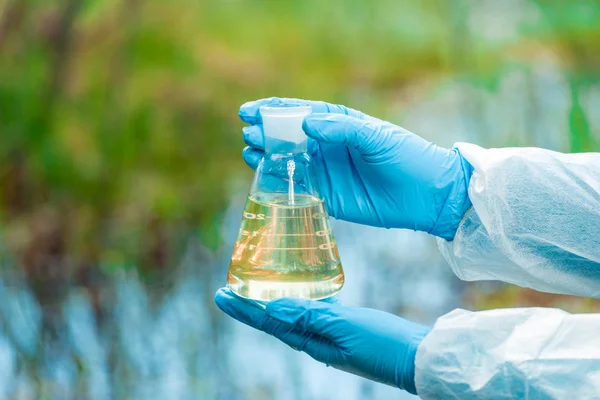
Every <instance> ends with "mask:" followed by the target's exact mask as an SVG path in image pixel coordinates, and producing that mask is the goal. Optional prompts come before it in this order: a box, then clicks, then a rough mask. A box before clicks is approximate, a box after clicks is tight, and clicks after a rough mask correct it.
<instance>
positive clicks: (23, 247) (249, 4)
mask: <svg viewBox="0 0 600 400" xmlns="http://www.w3.org/2000/svg"><path fill="white" fill-rule="evenodd" d="M500 3H503V4H504V6H502V7H520V8H524V9H526V10H525V12H524V14H526V15H529V16H530V17H528V18H525V19H524V20H519V21H517V22H518V24H517V26H516V28H514V29H513V27H510V26H506V27H501V28H502V29H501V33H505V34H504V35H499V36H498V37H497V38H490V37H489V35H488V36H486V35H481V34H480V33H479V31H478V26H481V23H486V22H485V21H483V22H482V21H481V16H480V15H481V10H480V9H481V8H482V7H487V8H488V9H491V14H492V15H491V18H494V15H493V12H494V7H500V6H501V5H500ZM489 14H490V12H488V15H487V18H488V19H489V18H490V15H489ZM478 24H479V25H478ZM513 30H514V32H515V34H512V35H511V34H506V32H512V31H513ZM599 44H600V5H599V2H598V1H591V0H589V1H561V0H553V1H542V0H536V1H510V2H497V1H496V2H493V1H487V2H486V1H483V2H476V1H466V0H459V1H452V2H451V1H434V0H426V1H419V2H416V1H415V2H408V1H393V0H378V1H370V2H362V1H341V0H332V1H322V0H306V1H275V0H262V1H255V0H236V1H234V0H230V1H225V0H223V1H217V0H171V1H150V0H120V1H117V0H64V1H47V0H28V1H25V0H0V190H1V193H0V219H1V221H2V226H3V231H4V236H5V238H6V243H7V246H8V251H9V253H10V254H14V255H17V257H19V259H20V262H22V263H24V265H25V266H26V267H27V268H39V266H40V265H44V264H45V263H48V262H50V261H49V260H54V261H56V260H61V262H62V263H63V264H64V265H67V266H69V268H70V269H72V270H75V271H76V270H78V269H79V268H81V266H82V265H89V264H93V265H97V264H101V265H108V266H115V265H117V266H119V265H127V264H131V265H135V264H138V265H141V266H142V267H144V266H145V267H147V268H150V267H152V268H154V267H156V266H161V265H162V266H164V265H167V263H168V261H169V260H171V259H172V257H173V255H176V254H177V251H176V250H177V248H178V246H179V245H180V244H181V243H182V241H183V239H185V237H187V236H189V235H200V236H201V238H202V240H203V241H204V242H205V243H207V244H208V245H209V246H213V247H215V246H218V245H219V233H218V226H219V213H220V212H221V211H222V210H223V209H224V207H225V206H226V203H227V200H228V198H229V196H230V194H231V190H233V189H232V187H231V182H232V180H231V178H232V177H233V176H235V175H236V174H246V175H244V176H246V177H249V175H250V172H249V171H248V170H247V169H245V168H244V166H243V162H242V161H241V157H239V153H240V151H241V149H242V147H243V143H242V141H241V138H240V134H239V130H240V128H241V123H240V122H239V121H238V119H237V109H238V107H239V105H240V104H241V103H243V102H245V101H248V100H252V99H255V98H260V97H266V96H289V97H301V98H303V97H304V98H312V99H324V100H327V101H330V102H339V103H344V104H349V105H351V106H353V107H355V108H358V109H362V110H364V111H365V112H368V113H372V114H376V115H380V116H383V117H386V116H388V117H389V116H390V114H391V113H392V110H393V108H392V105H397V104H398V103H401V104H407V103H408V102H410V97H411V96H413V95H414V93H415V89H414V87H415V86H416V87H418V88H419V89H418V92H422V91H431V90H434V89H435V88H436V87H437V86H438V84H439V83H440V82H443V81H444V80H446V79H448V78H451V79H454V80H457V81H463V82H466V83H468V84H469V85H472V86H474V87H478V88H482V89H484V90H487V91H489V92H491V93H493V92H494V91H495V90H496V89H497V85H498V82H500V80H501V79H502V77H503V76H504V74H506V73H507V72H508V71H510V70H512V69H514V68H519V69H523V70H525V71H527V70H529V69H531V68H533V67H535V66H536V64H537V63H539V62H540V57H539V55H540V54H543V53H544V52H548V51H550V52H552V53H553V54H555V55H557V57H558V59H559V60H560V63H561V68H563V71H564V75H565V77H566V79H567V80H568V82H569V87H570V88H571V91H570V101H571V111H570V116H569V121H570V132H569V133H568V134H569V135H570V138H569V143H570V146H571V148H570V149H565V150H572V151H586V150H588V151H589V150H593V149H598V139H597V137H598V136H594V134H593V133H592V131H591V128H590V124H589V121H588V115H586V113H585V110H584V108H582V105H581V99H580V96H581V92H582V88H587V87H589V86H590V85H593V84H597V83H598V82H599V81H600V72H599V71H600V68H599V66H600V47H599ZM431 118H435V115H432V116H431ZM565 134H567V132H565Z"/></svg>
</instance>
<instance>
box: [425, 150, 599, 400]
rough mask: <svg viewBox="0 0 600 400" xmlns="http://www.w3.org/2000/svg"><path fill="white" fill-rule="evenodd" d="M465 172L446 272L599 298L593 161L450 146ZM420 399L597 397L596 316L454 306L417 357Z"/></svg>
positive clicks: (594, 156)
mask: <svg viewBox="0 0 600 400" xmlns="http://www.w3.org/2000/svg"><path fill="white" fill-rule="evenodd" d="M456 147H457V148H458V149H459V151H460V152H461V154H462V155H463V156H464V157H465V159H467V160H468V161H469V162H470V163H471V164H472V165H473V167H474V173H473V176H472V178H471V182H470V185H469V197H470V199H471V201H472V203H473V208H472V209H471V210H470V211H469V212H468V213H467V215H466V216H465V218H464V220H463V221H462V223H461V225H460V227H459V228H458V231H457V234H456V237H455V239H454V240H453V241H452V242H448V241H445V240H439V242H438V243H439V247H440V250H441V251H442V253H443V255H444V257H445V258H446V259H447V261H448V262H449V263H450V265H451V266H452V269H453V271H454V273H455V274H456V275H457V276H458V277H459V278H461V279H463V280H467V281H475V280H501V281H504V282H510V283H514V284H517V285H520V286H525V287H529V288H533V289H537V290H540V291H545V292H553V293H566V294H573V295H579V296H586V297H594V298H600V153H582V154H561V153H556V152H553V151H548V150H543V149H537V148H513V149H511V148H506V149H489V150H486V149H482V148H480V147H478V146H475V145H472V144H466V143H459V144H457V145H456ZM415 368H416V369H415V381H416V386H417V392H418V394H419V396H421V397H422V398H423V399H494V400H498V399H573V400H575V399H586V400H587V399H600V314H583V315H572V314H569V313H567V312H565V311H562V310H558V309H548V308H513V309H500V310H491V311H482V312H469V311H465V310H454V311H452V312H451V313H449V314H447V315H445V316H443V317H441V318H440V319H438V321H437V322H436V324H435V326H434V328H433V330H432V331H431V333H429V334H428V335H427V336H426V337H425V339H424V340H423V342H422V343H421V345H420V346H419V349H418V351H417V356H416V360H415Z"/></svg>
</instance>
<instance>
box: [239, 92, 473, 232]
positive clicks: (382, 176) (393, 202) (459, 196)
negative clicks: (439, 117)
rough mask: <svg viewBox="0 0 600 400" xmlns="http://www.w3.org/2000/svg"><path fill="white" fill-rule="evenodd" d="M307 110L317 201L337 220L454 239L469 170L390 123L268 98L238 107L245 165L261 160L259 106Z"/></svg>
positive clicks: (454, 155) (456, 156)
mask: <svg viewBox="0 0 600 400" xmlns="http://www.w3.org/2000/svg"><path fill="white" fill-rule="evenodd" d="M293 104H305V105H306V104H308V105H311V106H312V110H313V114H311V115H309V116H307V117H306V118H305V119H304V124H303V129H304V131H305V133H306V134H307V135H308V136H309V138H311V139H309V153H311V155H312V157H313V159H314V161H313V165H314V167H315V173H316V175H317V180H318V183H319V187H320V189H321V194H322V195H323V196H324V198H325V204H326V207H327V210H328V211H329V213H330V215H332V216H333V217H334V218H339V219H344V220H346V221H351V222H357V223H361V224H366V225H373V226H383V227H386V228H409V229H414V230H420V231H425V232H428V233H431V234H433V235H436V236H439V237H443V238H445V239H447V240H452V239H453V238H454V235H455V233H456V229H457V228H458V225H459V223H460V221H461V220H462V218H463V216H464V214H465V212H466V211H467V210H468V209H469V207H470V206H471V202H470V200H469V197H468V195H467V188H468V186H469V180H470V177H471V173H472V167H471V165H470V164H469V163H468V162H467V161H465V160H464V159H463V158H462V157H461V155H460V153H459V152H458V150H456V149H452V150H448V149H445V148H442V147H439V146H436V145H435V144H433V143H430V142H428V141H426V140H424V139H422V138H421V137H419V136H417V135H415V134H413V133H411V132H409V131H407V130H405V129H402V128H400V127H398V126H396V125H393V124H391V123H389V122H385V121H382V120H379V119H377V118H373V117H370V116H367V115H365V114H363V113H361V112H359V111H356V110H353V109H350V108H346V107H344V106H339V105H332V104H327V103H324V102H320V101H306V100H299V99H279V98H275V97H274V98H269V99H262V100H258V101H252V102H249V103H246V104H244V105H242V107H241V108H240V113H239V114H240V118H241V119H242V120H243V121H244V122H246V123H248V124H250V125H251V126H249V127H245V128H244V129H243V130H242V132H243V137H244V141H245V142H246V143H247V144H248V145H249V147H247V148H245V149H244V152H243V156H244V159H245V161H246V163H247V164H248V165H249V166H250V167H252V168H256V166H257V165H258V162H259V161H260V159H261V157H262V156H263V154H264V153H263V151H262V150H263V132H262V124H261V118H260V112H259V107H260V106H263V105H293Z"/></svg>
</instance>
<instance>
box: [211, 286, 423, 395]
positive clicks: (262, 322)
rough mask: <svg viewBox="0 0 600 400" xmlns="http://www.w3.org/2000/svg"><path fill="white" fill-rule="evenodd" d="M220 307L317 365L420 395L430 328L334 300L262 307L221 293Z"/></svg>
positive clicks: (224, 290) (274, 303)
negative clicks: (418, 359)
mask: <svg viewBox="0 0 600 400" xmlns="http://www.w3.org/2000/svg"><path fill="white" fill-rule="evenodd" d="M332 301H333V303H332ZM215 303H216V304H217V306H219V308H220V309H221V310H223V311H224V312H226V313H227V314H229V315H230V316H232V317H233V318H235V319H237V320H239V321H241V322H243V323H244V324H246V325H249V326H251V327H253V328H256V329H259V330H262V331H264V332H266V333H268V334H270V335H273V336H275V337H276V338H277V339H279V340H281V341H282V342H284V343H286V344H287V345H288V346H290V347H292V348H293V349H295V350H298V351H304V352H305V353H307V354H308V355H309V356H311V357H312V358H314V359H315V360H317V361H320V362H323V363H325V364H327V365H330V366H332V367H334V368H337V369H340V370H342V371H346V372H350V373H353V374H356V375H359V376H362V377H364V378H367V379H371V380H374V381H377V382H381V383H385V384H388V385H392V386H396V387H399V388H400V389H404V390H407V391H408V392H410V393H412V394H416V388H415V354H416V352H417V348H418V346H419V344H420V343H421V340H423V338H424V337H425V335H427V333H429V331H430V329H429V328H426V327H424V326H421V325H418V324H415V323H413V322H410V321H406V320H404V319H402V318H399V317H396V316H395V315H392V314H388V313H385V312H382V311H378V310H372V309H369V308H348V307H344V306H342V305H341V304H339V303H336V302H335V300H332V299H329V300H328V301H326V300H324V301H313V300H305V299H291V298H283V299H278V300H273V301H271V302H269V303H267V305H266V308H263V307H261V306H260V305H257V303H255V302H253V301H252V300H246V299H242V298H240V297H238V296H235V295H234V294H233V293H232V292H231V291H230V290H229V289H227V288H222V289H219V290H218V291H217V293H216V295H215Z"/></svg>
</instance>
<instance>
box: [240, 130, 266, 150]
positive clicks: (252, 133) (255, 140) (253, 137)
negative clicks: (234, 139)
mask: <svg viewBox="0 0 600 400" xmlns="http://www.w3.org/2000/svg"><path fill="white" fill-rule="evenodd" d="M242 138H243V139H244V143H246V144H247V145H248V146H250V147H253V148H255V149H258V150H264V149H265V143H264V134H263V126H262V124H258V125H250V126H245V127H243V128H242Z"/></svg>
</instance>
